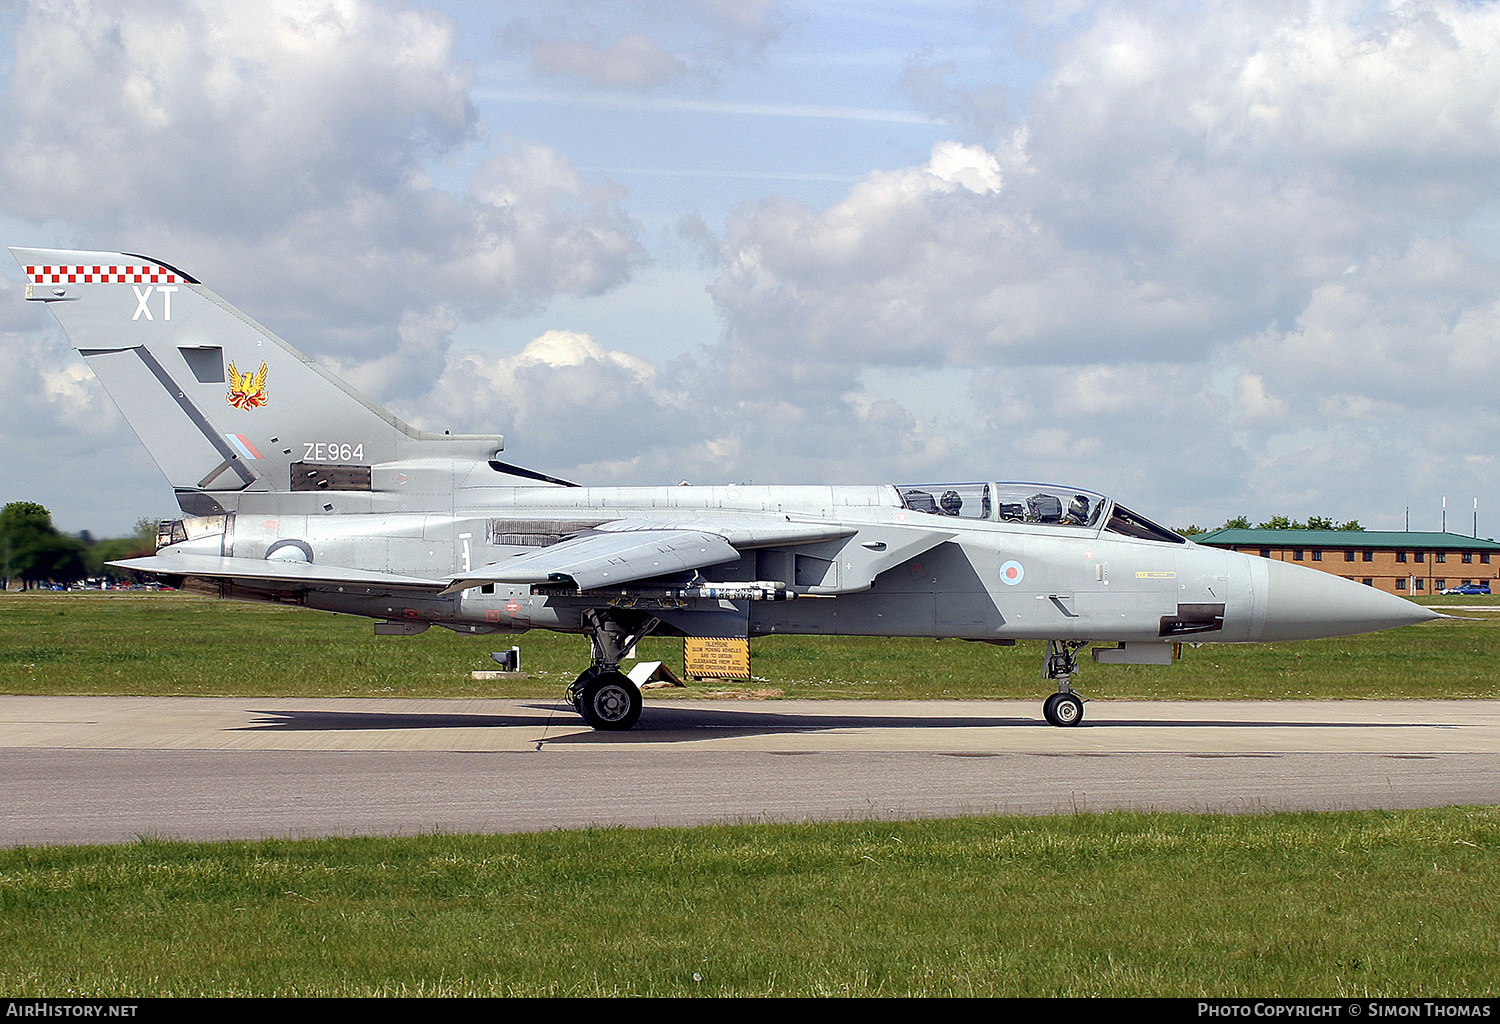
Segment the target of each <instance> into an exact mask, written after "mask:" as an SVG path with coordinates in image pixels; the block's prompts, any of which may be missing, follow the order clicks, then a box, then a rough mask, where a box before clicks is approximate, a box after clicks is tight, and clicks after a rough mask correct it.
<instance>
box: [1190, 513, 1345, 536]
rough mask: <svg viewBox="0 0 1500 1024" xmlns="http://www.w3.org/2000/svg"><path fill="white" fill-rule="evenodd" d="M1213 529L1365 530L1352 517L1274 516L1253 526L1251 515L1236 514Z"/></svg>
mask: <svg viewBox="0 0 1500 1024" xmlns="http://www.w3.org/2000/svg"><path fill="white" fill-rule="evenodd" d="M1213 529H1215V530H1349V531H1358V530H1363V529H1364V527H1363V526H1360V525H1359V520H1357V519H1351V520H1349V521H1348V522H1347V523H1338V522H1335V521H1333V520H1332V519H1325V518H1324V517H1322V516H1308V517H1307V522H1305V523H1304V522H1301V521H1299V520H1296V519H1292V518H1291V517H1289V516H1272V517H1271V518H1270V519H1268V520H1267V521H1266V522H1264V523H1256V524H1255V525H1253V526H1252V525H1251V524H1250V517H1249V516H1235V517H1234V518H1233V519H1229V520H1226V521H1225V523H1224V525H1223V526H1216V527H1214V528H1213ZM1177 532H1178V533H1180V534H1182V535H1183V536H1184V537H1191V536H1193V535H1194V534H1199V533H1210V532H1212V531H1211V530H1210V529H1208V528H1206V527H1202V526H1189V527H1186V528H1184V529H1181V530H1178V531H1177Z"/></svg>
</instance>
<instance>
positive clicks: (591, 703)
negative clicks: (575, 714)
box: [580, 672, 641, 730]
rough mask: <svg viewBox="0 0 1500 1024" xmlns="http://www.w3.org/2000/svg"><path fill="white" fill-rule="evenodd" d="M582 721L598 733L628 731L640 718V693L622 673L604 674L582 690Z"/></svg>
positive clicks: (589, 682) (590, 681) (593, 679)
mask: <svg viewBox="0 0 1500 1024" xmlns="http://www.w3.org/2000/svg"><path fill="white" fill-rule="evenodd" d="M580 710H581V711H582V713H583V720H584V721H585V722H587V723H588V724H589V725H591V726H593V727H594V728H595V729H610V730H620V729H629V728H630V727H631V726H632V725H634V724H635V723H636V720H637V719H638V718H640V717H641V691H640V690H639V689H637V688H636V685H635V684H634V683H632V682H631V681H630V679H629V678H628V677H626V676H625V675H623V674H622V673H619V672H601V673H599V674H598V675H596V676H594V677H593V678H592V679H590V680H589V681H588V682H587V683H585V684H584V686H583V707H582V708H581V709H580Z"/></svg>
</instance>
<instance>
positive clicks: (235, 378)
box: [226, 360, 266, 409]
mask: <svg viewBox="0 0 1500 1024" xmlns="http://www.w3.org/2000/svg"><path fill="white" fill-rule="evenodd" d="M226 397H228V399H229V404H230V405H232V406H234V407H235V408H236V409H259V408H260V407H261V406H263V405H265V404H266V364H265V363H261V364H260V369H259V370H257V371H255V372H254V373H251V372H249V371H248V370H247V371H245V372H244V373H241V372H240V371H239V370H238V369H236V368H235V365H234V362H233V360H231V361H230V363H229V394H228V395H227V396H226Z"/></svg>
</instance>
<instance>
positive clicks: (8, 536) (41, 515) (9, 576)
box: [0, 501, 156, 590]
mask: <svg viewBox="0 0 1500 1024" xmlns="http://www.w3.org/2000/svg"><path fill="white" fill-rule="evenodd" d="M155 553H156V521H155V520H154V519H139V520H137V521H136V524H135V533H134V534H132V535H131V536H129V537H113V538H109V539H107V540H95V539H94V538H93V537H91V536H90V535H89V532H88V531H87V530H84V531H83V532H82V533H80V534H78V535H77V536H73V535H71V534H65V533H60V532H58V530H57V528H56V527H55V526H53V525H52V513H51V512H49V511H47V508H46V507H45V506H43V505H39V504H37V503H36V502H34V501H12V502H10V503H9V504H8V505H6V506H5V507H4V508H0V585H3V588H4V589H6V590H9V589H10V587H11V584H12V583H13V582H15V581H17V580H19V581H20V582H21V589H22V590H30V589H32V588H35V587H37V586H39V585H41V584H43V583H75V582H77V581H78V580H83V579H87V578H89V577H91V576H103V575H107V574H108V571H107V570H106V569H105V566H104V563H106V562H112V561H116V560H118V559H121V558H135V557H137V556H140V555H151V554H155Z"/></svg>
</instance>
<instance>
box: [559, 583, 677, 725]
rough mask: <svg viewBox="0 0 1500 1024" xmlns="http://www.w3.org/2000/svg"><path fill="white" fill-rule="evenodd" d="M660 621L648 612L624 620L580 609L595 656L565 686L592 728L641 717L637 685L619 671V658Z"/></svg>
mask: <svg viewBox="0 0 1500 1024" xmlns="http://www.w3.org/2000/svg"><path fill="white" fill-rule="evenodd" d="M659 624H660V620H658V619H655V618H652V617H649V616H648V617H646V618H644V619H642V620H640V621H638V622H635V623H634V624H627V623H623V622H621V621H620V620H619V619H617V618H615V616H614V615H613V614H611V613H610V612H609V611H596V610H594V609H589V610H588V611H586V612H584V613H583V627H584V630H585V631H586V632H587V633H588V634H589V638H590V640H592V642H593V654H594V660H593V664H592V665H590V666H589V667H588V668H586V669H584V671H583V673H582V674H581V675H580V676H579V677H578V678H577V679H575V680H574V681H573V683H572V684H571V685H570V686H569V687H568V700H570V701H571V702H572V704H573V707H574V709H575V710H577V712H578V713H579V714H580V715H582V716H583V720H584V721H585V722H587V723H588V724H589V725H591V726H593V727H594V728H595V729H608V730H623V729H629V728H630V727H631V726H632V725H635V723H636V720H637V719H639V718H640V717H641V703H642V702H641V690H640V687H638V686H636V685H635V683H633V682H632V681H631V680H630V677H629V676H627V675H625V674H624V673H623V672H621V671H620V659H621V658H623V657H624V656H625V652H626V651H629V650H630V649H631V648H632V647H634V646H635V645H636V644H637V643H638V642H639V641H640V639H641V638H642V637H644V636H645V635H646V634H647V633H650V632H651V631H652V630H653V629H655V628H656V627H657V626H658V625H659Z"/></svg>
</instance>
